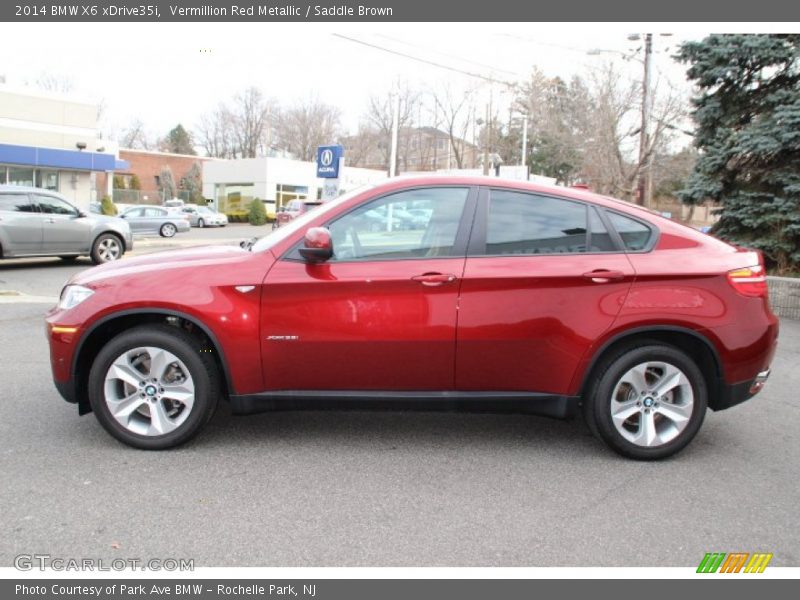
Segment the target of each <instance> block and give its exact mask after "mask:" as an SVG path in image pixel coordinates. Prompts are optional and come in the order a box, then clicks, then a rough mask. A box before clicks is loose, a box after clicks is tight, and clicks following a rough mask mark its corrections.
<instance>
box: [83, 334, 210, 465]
mask: <svg viewBox="0 0 800 600" xmlns="http://www.w3.org/2000/svg"><path fill="white" fill-rule="evenodd" d="M201 346H202V344H201V342H200V341H199V340H197V339H196V338H194V337H193V336H191V335H189V334H188V333H186V332H185V331H183V330H181V329H178V328H177V327H173V326H169V325H149V326H143V327H137V328H135V329H131V330H129V331H126V332H124V333H121V334H120V335H118V336H117V337H115V338H114V339H112V340H111V341H110V342H109V343H108V344H107V345H106V346H105V347H103V349H102V350H101V351H100V352H99V354H98V355H97V358H96V359H95V361H94V363H93V364H92V368H91V371H90V373H89V401H90V403H91V406H92V410H93V411H94V413H95V415H96V416H97V419H98V420H99V421H100V424H101V425H102V426H103V427H104V428H105V429H106V430H107V431H108V432H109V433H110V434H111V435H113V436H114V437H115V438H117V439H118V440H120V441H122V442H124V443H126V444H128V445H129V446H133V447H135V448H142V449H146V450H161V449H165V448H171V447H174V446H178V445H180V444H183V443H184V442H187V441H188V440H190V439H191V438H193V437H194V436H195V435H197V433H198V432H199V431H200V429H201V428H202V427H203V425H205V424H206V423H207V422H208V421H209V420H210V418H211V416H212V415H213V413H214V411H215V409H216V406H217V400H218V396H219V383H218V376H217V368H216V364H215V363H214V360H213V359H212V358H211V353H209V352H208V351H207V350H208V349H206V348H202V347H201ZM204 350H205V351H204Z"/></svg>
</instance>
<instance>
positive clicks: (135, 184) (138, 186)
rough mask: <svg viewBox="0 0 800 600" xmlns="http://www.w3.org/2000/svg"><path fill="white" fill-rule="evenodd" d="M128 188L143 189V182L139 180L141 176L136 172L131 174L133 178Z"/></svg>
mask: <svg viewBox="0 0 800 600" xmlns="http://www.w3.org/2000/svg"><path fill="white" fill-rule="evenodd" d="M128 189H130V190H141V189H142V182H141V181H139V176H138V175H137V174H136V173H134V174H133V175H131V180H130V181H129V182H128Z"/></svg>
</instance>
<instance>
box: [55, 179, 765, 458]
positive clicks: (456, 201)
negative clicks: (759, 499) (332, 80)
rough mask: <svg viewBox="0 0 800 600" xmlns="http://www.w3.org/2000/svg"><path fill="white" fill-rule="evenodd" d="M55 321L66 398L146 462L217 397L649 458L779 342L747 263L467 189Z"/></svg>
mask: <svg viewBox="0 0 800 600" xmlns="http://www.w3.org/2000/svg"><path fill="white" fill-rule="evenodd" d="M406 213H411V214H415V215H417V216H418V217H419V218H415V219H414V220H413V224H412V225H410V226H404V227H395V223H393V220H394V218H395V217H394V215H395V214H406ZM409 223H411V221H409ZM47 326H48V336H49V341H50V351H51V359H52V366H53V375H54V379H55V383H56V387H57V388H58V390H59V391H60V393H61V394H62V395H63V396H64V398H66V399H67V400H68V401H70V402H76V403H77V404H78V407H79V412H80V413H81V414H85V413H88V412H90V411H93V412H94V413H95V414H96V416H97V418H98V419H99V421H100V423H101V424H102V425H103V427H105V428H106V429H107V430H108V431H109V432H110V433H111V434H112V435H113V436H115V437H116V438H118V439H119V440H122V441H123V442H125V443H127V444H130V445H132V446H136V447H139V448H149V449H160V448H168V447H171V446H175V445H178V444H181V443H183V442H185V441H187V440H189V439H190V438H192V437H193V436H194V435H195V434H197V433H198V431H199V430H200V429H201V428H202V427H203V425H204V424H205V423H206V422H207V421H208V420H209V419H210V418H211V415H212V414H213V413H214V409H215V407H216V406H217V402H218V399H220V398H224V399H227V400H228V401H230V403H231V405H232V409H233V411H234V412H235V413H239V414H247V413H253V412H258V411H261V410H271V409H280V408H283V409H285V408H304V407H314V406H316V407H320V406H322V407H330V406H337V407H338V406H351V407H363V406H384V407H385V406H390V407H397V406H405V407H418V406H425V407H426V408H431V407H439V408H442V409H457V408H460V409H471V408H481V409H482V410H485V409H487V408H488V409H490V410H496V411H512V412H530V413H536V414H542V415H549V416H554V417H571V416H574V415H578V414H581V413H582V414H583V416H584V417H585V419H586V421H587V423H588V425H589V427H590V428H591V430H592V431H593V432H594V433H595V434H596V435H597V436H598V437H599V438H601V439H602V440H604V441H605V442H606V443H607V444H608V445H609V446H610V447H611V448H613V449H614V450H616V451H617V452H619V453H621V454H623V455H626V456H629V457H633V458H637V459H656V458H662V457H665V456H669V455H671V454H674V453H675V452H677V451H679V450H681V449H682V448H684V447H685V446H686V445H687V444H688V443H689V442H690V441H691V440H692V438H693V437H694V436H695V434H696V433H697V431H698V430H699V428H700V426H701V424H702V422H703V418H704V416H705V413H706V409H707V408H711V409H712V410H722V409H726V408H729V407H731V406H733V405H735V404H738V403H740V402H742V401H744V400H747V399H748V398H750V397H751V396H753V395H754V394H756V393H757V392H758V391H759V390H760V389H761V387H762V386H763V385H764V382H765V380H766V378H767V376H768V375H769V366H770V361H771V360H772V357H773V354H774V352H775V347H776V343H777V335H778V323H777V319H776V318H775V316H774V315H773V314H772V312H771V311H770V308H769V304H768V299H767V285H766V277H765V271H764V265H763V263H762V260H761V257H760V255H759V254H758V253H756V252H752V251H748V250H743V249H740V248H736V247H733V246H730V245H728V244H726V243H724V242H721V241H719V240H717V239H715V238H713V237H710V236H708V235H705V234H702V233H700V232H697V231H695V230H693V229H690V228H688V227H684V226H682V225H680V224H678V223H675V222H673V221H671V220H669V219H666V218H663V217H661V216H659V215H657V214H655V213H652V212H650V211H647V210H644V209H641V208H639V207H636V206H632V205H630V204H627V203H624V202H621V201H618V200H613V199H610V198H605V197H601V196H597V195H595V194H592V193H590V192H587V191H583V190H576V189H566V188H557V187H546V186H540V185H534V184H529V183H526V182H511V181H503V180H498V179H488V178H461V177H446V178H445V177H428V178H416V179H411V178H408V179H406V178H401V179H393V180H389V181H387V182H385V183H382V184H380V185H377V186H373V187H370V188H367V189H362V190H358V191H355V192H352V193H350V194H347V195H345V196H342V197H340V198H338V199H337V200H334V201H332V202H329V203H326V204H324V205H322V206H320V207H317V208H316V209H315V210H313V211H310V212H308V213H306V214H304V215H302V216H300V217H298V218H297V219H295V220H293V221H292V222H291V223H289V224H287V225H286V226H285V227H282V228H280V229H278V230H277V231H275V232H273V233H272V234H270V235H268V236H266V237H264V238H262V239H261V240H258V241H256V242H255V243H253V244H250V245H245V246H244V247H242V248H235V247H213V248H192V249H185V250H177V251H172V252H167V253H161V254H151V255H147V256H142V257H138V258H133V259H126V260H123V261H119V262H115V263H109V264H106V265H102V266H99V267H95V268H93V269H89V270H87V271H84V272H82V273H79V274H78V275H76V276H75V277H73V278H72V280H71V281H70V282H69V283H68V284H67V286H66V287H65V288H64V290H63V292H62V295H61V300H60V302H59V304H58V306H57V307H55V308H53V309H52V310H51V311H50V312H49V314H48V315H47Z"/></svg>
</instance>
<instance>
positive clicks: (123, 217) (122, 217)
mask: <svg viewBox="0 0 800 600" xmlns="http://www.w3.org/2000/svg"><path fill="white" fill-rule="evenodd" d="M119 218H120V219H127V218H128V215H126V214H121V215H120V216H119Z"/></svg>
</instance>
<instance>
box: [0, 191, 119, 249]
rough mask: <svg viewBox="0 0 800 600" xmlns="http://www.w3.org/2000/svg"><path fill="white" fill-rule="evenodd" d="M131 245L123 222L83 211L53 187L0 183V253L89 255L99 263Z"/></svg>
mask: <svg viewBox="0 0 800 600" xmlns="http://www.w3.org/2000/svg"><path fill="white" fill-rule="evenodd" d="M131 249H133V237H132V236H131V228H130V226H129V224H128V223H126V222H125V221H123V220H121V219H118V218H116V217H106V216H102V215H95V214H92V215H88V214H86V213H84V212H83V211H82V210H79V209H78V208H76V207H75V206H73V205H72V204H71V203H70V202H69V201H68V200H67V199H66V198H64V197H63V196H62V195H61V194H58V193H57V192H53V191H50V190H44V189H39V188H29V187H21V186H10V185H0V258H17V257H23V256H59V257H61V258H63V259H65V260H67V259H74V258H77V257H78V256H90V257H91V259H92V262H94V263H95V264H100V263H104V262H109V261H112V260H117V259H118V258H120V257H121V256H122V255H123V254H124V253H125V252H127V251H128V250H131Z"/></svg>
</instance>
